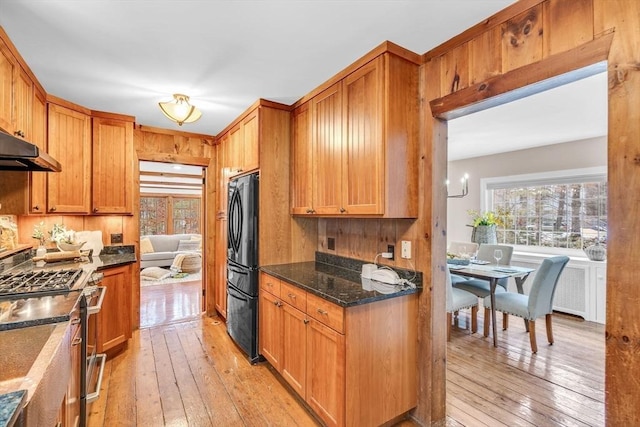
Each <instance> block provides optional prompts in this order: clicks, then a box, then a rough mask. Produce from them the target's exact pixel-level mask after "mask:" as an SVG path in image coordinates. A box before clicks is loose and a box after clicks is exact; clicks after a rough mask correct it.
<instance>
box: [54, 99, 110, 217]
mask: <svg viewBox="0 0 640 427" xmlns="http://www.w3.org/2000/svg"><path fill="white" fill-rule="evenodd" d="M48 143H49V150H48V151H49V154H50V155H51V156H52V157H53V158H54V159H56V160H58V162H60V164H62V172H56V173H50V174H49V175H48V176H47V184H48V186H47V187H48V188H47V193H48V200H47V212H48V213H55V214H65V213H73V214H88V213H89V212H90V200H91V199H90V197H91V116H90V115H89V114H85V113H83V112H80V111H76V110H72V109H70V108H67V107H64V106H62V105H58V104H54V103H49V116H48ZM112 191H113V190H112Z"/></svg>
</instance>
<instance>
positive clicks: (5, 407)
mask: <svg viewBox="0 0 640 427" xmlns="http://www.w3.org/2000/svg"><path fill="white" fill-rule="evenodd" d="M26 395H27V391H26V390H18V391H13V392H11V393H6V394H3V395H0V427H11V426H13V425H14V424H15V422H16V421H17V418H18V416H19V415H20V411H21V410H22V406H23V405H24V400H25V397H26Z"/></svg>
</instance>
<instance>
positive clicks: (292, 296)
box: [287, 294, 296, 299]
mask: <svg viewBox="0 0 640 427" xmlns="http://www.w3.org/2000/svg"><path fill="white" fill-rule="evenodd" d="M287 296H288V297H289V298H291V299H296V296H295V295H294V294H288V295H287Z"/></svg>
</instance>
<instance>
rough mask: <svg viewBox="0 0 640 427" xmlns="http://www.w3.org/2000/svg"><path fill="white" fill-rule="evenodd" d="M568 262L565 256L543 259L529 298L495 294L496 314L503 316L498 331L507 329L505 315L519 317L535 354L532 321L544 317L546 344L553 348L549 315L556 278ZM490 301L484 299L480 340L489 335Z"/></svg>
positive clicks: (518, 294) (534, 323)
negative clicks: (525, 325)
mask: <svg viewBox="0 0 640 427" xmlns="http://www.w3.org/2000/svg"><path fill="white" fill-rule="evenodd" d="M568 262H569V257H567V256H555V257H550V258H546V259H545V260H544V261H542V265H541V266H540V268H539V269H538V271H537V272H536V276H535V277H534V279H533V283H532V284H531V290H530V291H529V295H522V294H520V293H517V292H502V293H496V299H495V301H496V307H495V308H496V310H497V311H501V312H502V313H503V314H504V317H503V323H502V327H503V329H505V330H506V329H507V327H508V325H509V323H508V315H509V314H513V315H514V316H518V317H522V318H523V319H525V321H526V322H527V326H528V327H527V331H528V332H529V341H530V342H531V351H532V352H533V353H537V352H538V345H537V344H536V319H537V318H539V317H542V316H545V320H546V324H547V340H548V341H549V344H550V345H551V344H553V331H552V328H551V315H552V313H553V296H554V295H555V291H556V286H557V285H558V279H559V278H560V274H561V273H562V271H563V270H564V267H565V266H566V265H567V263H568ZM490 311H491V298H490V297H486V298H485V299H484V336H485V337H486V336H488V335H489V325H490V323H491V315H490Z"/></svg>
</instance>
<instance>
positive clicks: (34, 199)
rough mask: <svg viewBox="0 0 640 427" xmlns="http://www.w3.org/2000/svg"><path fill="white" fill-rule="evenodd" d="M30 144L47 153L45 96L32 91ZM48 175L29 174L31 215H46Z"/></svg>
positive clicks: (46, 173) (45, 173)
mask: <svg viewBox="0 0 640 427" xmlns="http://www.w3.org/2000/svg"><path fill="white" fill-rule="evenodd" d="M31 142H32V143H34V144H36V145H37V146H38V148H39V149H41V150H42V151H44V152H47V102H46V100H45V95H44V94H43V93H42V92H40V91H39V90H34V93H33V109H32V115H31ZM56 160H57V159H56ZM48 174H49V172H31V185H30V186H29V189H30V191H31V199H30V201H29V211H30V213H32V214H43V213H46V209H47V175H48Z"/></svg>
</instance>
